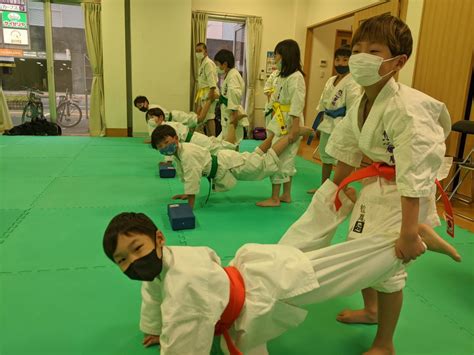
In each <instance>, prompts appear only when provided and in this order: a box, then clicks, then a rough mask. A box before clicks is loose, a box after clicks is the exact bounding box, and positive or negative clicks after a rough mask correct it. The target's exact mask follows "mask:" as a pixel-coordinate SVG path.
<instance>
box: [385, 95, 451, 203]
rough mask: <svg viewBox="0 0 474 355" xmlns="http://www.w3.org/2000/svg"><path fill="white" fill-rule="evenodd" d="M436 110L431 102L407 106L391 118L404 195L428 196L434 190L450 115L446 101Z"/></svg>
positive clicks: (400, 190)
mask: <svg viewBox="0 0 474 355" xmlns="http://www.w3.org/2000/svg"><path fill="white" fill-rule="evenodd" d="M433 111H434V110H433V108H431V107H430V106H429V105H421V104H420V105H418V106H416V107H413V106H412V107H406V108H405V112H395V113H394V114H396V116H395V115H394V117H393V118H392V119H391V120H390V121H389V122H390V123H389V125H388V127H387V133H388V135H389V137H390V138H392V139H393V145H394V150H393V154H394V158H395V166H396V172H397V173H396V181H397V188H398V191H399V192H400V194H401V195H402V196H406V197H426V196H430V195H431V194H432V193H433V189H434V181H435V179H436V177H437V174H438V171H439V169H440V167H441V165H442V163H443V161H444V155H445V152H446V145H445V139H446V137H447V130H446V127H444V126H446V124H445V122H447V121H448V119H449V113H448V111H447V109H446V106H445V105H444V104H442V107H441V109H440V110H437V112H436V111H435V112H433ZM449 122H450V119H449ZM448 132H449V130H448Z"/></svg>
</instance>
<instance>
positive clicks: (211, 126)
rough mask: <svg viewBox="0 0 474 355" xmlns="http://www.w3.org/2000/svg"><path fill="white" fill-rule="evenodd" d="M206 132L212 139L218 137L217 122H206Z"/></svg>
mask: <svg viewBox="0 0 474 355" xmlns="http://www.w3.org/2000/svg"><path fill="white" fill-rule="evenodd" d="M206 131H207V135H208V136H210V137H215V136H216V121H215V120H209V121H207V122H206Z"/></svg>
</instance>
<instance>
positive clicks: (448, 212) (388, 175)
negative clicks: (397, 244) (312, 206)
mask: <svg viewBox="0 0 474 355" xmlns="http://www.w3.org/2000/svg"><path fill="white" fill-rule="evenodd" d="M374 176H380V177H383V178H384V179H386V180H395V166H391V165H387V164H385V163H373V164H372V165H370V166H368V167H366V168H363V169H360V170H357V171H355V172H353V173H352V174H351V175H349V176H348V177H346V178H345V179H344V180H342V181H341V183H340V184H339V187H338V189H337V191H336V199H335V201H334V205H335V207H336V211H339V209H340V208H341V206H342V203H341V200H340V199H339V192H340V191H341V190H342V189H344V188H345V187H346V186H347V185H349V184H350V183H351V182H354V181H359V180H362V179H365V178H369V177H374ZM435 184H436V186H437V187H438V190H439V192H440V194H441V199H442V200H443V205H444V219H445V220H446V224H447V229H446V232H447V233H448V234H449V235H450V236H451V237H453V238H454V213H453V206H451V202H450V201H449V198H448V195H447V194H446V192H444V190H443V187H442V186H441V184H440V182H439V181H438V179H435Z"/></svg>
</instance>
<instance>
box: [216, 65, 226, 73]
mask: <svg viewBox="0 0 474 355" xmlns="http://www.w3.org/2000/svg"><path fill="white" fill-rule="evenodd" d="M224 73H225V71H224V69H221V67H217V74H219V75H222V74H224Z"/></svg>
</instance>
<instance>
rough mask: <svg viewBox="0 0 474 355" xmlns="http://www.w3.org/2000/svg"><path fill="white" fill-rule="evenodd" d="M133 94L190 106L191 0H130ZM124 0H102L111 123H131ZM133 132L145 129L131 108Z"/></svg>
mask: <svg viewBox="0 0 474 355" xmlns="http://www.w3.org/2000/svg"><path fill="white" fill-rule="evenodd" d="M130 10H131V13H130V21H131V23H130V27H131V53H132V58H131V62H132V99H133V98H134V97H135V96H137V95H145V96H147V97H148V98H149V100H150V102H151V103H159V104H161V105H163V106H165V107H167V108H170V109H176V110H187V109H188V102H189V75H190V74H189V73H190V65H191V57H190V56H191V53H190V48H191V0H180V1H174V0H133V1H131V9H130ZM124 21H125V8H124V0H102V36H103V38H102V39H103V47H104V86H105V88H104V90H105V116H106V124H107V128H126V127H127V117H126V114H127V106H126V105H127V102H126V99H127V98H126V77H125V74H126V72H125V70H126V69H125V27H124ZM133 131H134V133H136V134H138V135H140V134H143V133H145V132H146V131H147V130H146V124H145V120H144V115H143V113H142V112H140V111H138V110H136V109H134V110H133Z"/></svg>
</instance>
